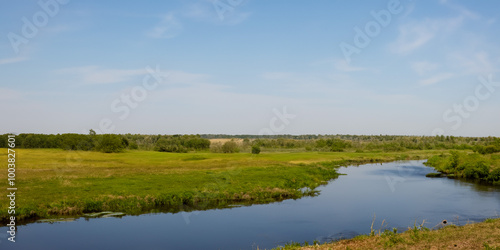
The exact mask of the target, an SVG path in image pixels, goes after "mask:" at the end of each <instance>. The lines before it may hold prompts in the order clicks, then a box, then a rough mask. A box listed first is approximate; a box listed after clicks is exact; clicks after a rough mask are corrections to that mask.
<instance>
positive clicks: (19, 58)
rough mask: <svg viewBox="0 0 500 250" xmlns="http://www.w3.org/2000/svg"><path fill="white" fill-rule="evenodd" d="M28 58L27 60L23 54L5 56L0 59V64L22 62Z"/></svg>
mask: <svg viewBox="0 0 500 250" xmlns="http://www.w3.org/2000/svg"><path fill="white" fill-rule="evenodd" d="M26 60H27V58H26V57H23V56H17V57H10V58H3V59H0V64H11V63H17V62H22V61H26Z"/></svg>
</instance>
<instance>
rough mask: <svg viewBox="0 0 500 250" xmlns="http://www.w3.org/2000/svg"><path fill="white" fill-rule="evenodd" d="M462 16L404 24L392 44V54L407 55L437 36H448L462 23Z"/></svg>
mask: <svg viewBox="0 0 500 250" xmlns="http://www.w3.org/2000/svg"><path fill="white" fill-rule="evenodd" d="M464 18H465V17H464V15H460V16H458V17H454V18H448V19H429V18H428V19H425V20H423V21H414V22H410V23H405V24H403V25H401V26H400V27H399V36H398V38H397V39H396V41H395V42H394V43H392V44H391V45H390V46H391V50H392V52H394V53H397V54H401V55H407V54H410V53H411V52H413V51H415V50H417V49H419V48H421V47H422V46H424V45H426V44H427V43H429V42H430V41H431V40H432V39H434V38H435V37H436V36H437V35H448V34H449V33H450V32H452V31H454V30H456V29H457V28H458V27H460V26H461V25H462V23H463V21H464Z"/></svg>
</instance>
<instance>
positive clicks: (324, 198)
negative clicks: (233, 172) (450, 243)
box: [0, 161, 500, 249]
mask: <svg viewBox="0 0 500 250" xmlns="http://www.w3.org/2000/svg"><path fill="white" fill-rule="evenodd" d="M423 162H424V161H405V162H391V163H384V164H367V165H362V166H357V167H356V166H350V167H347V168H340V169H339V172H340V173H343V174H346V175H341V176H340V177H339V178H338V179H335V180H332V181H330V182H329V183H328V184H327V185H324V186H321V187H319V188H318V190H319V191H320V192H321V193H320V195H318V196H316V197H306V198H302V199H298V200H285V201H283V202H277V203H271V204H265V205H252V206H246V207H235V208H232V209H217V210H207V211H196V212H189V213H186V212H181V213H176V214H168V213H160V214H144V215H139V216H124V217H122V218H97V219H84V218H79V219H77V220H75V221H73V222H60V223H53V224H49V223H31V224H28V225H23V226H19V227H18V231H17V235H16V236H17V237H16V242H15V243H11V242H8V241H7V234H5V233H4V232H6V231H7V228H6V227H2V228H1V231H0V232H1V233H0V248H1V249H7V248H4V247H6V246H8V248H9V249H257V247H259V249H271V248H273V247H276V246H278V245H284V244H285V243H287V242H290V241H295V242H301V243H303V242H304V241H308V242H309V243H312V241H313V240H317V241H320V242H325V241H330V240H333V239H339V238H352V237H354V236H356V235H358V234H367V233H369V232H370V226H371V223H372V220H373V219H374V217H375V218H376V219H375V222H374V229H376V230H378V229H381V228H382V229H384V228H385V229H392V228H394V227H396V228H398V229H399V231H404V230H406V229H407V228H408V227H409V226H413V224H414V223H415V222H416V223H417V224H421V223H422V222H423V221H424V220H425V226H426V227H428V228H436V227H439V225H440V223H441V222H442V221H443V220H447V221H448V222H449V223H452V224H456V225H464V224H466V223H470V222H478V221H482V220H484V219H486V218H491V217H498V216H499V214H500V187H492V186H485V185H479V184H476V183H470V182H465V181H461V180H456V179H448V178H427V177H425V175H426V174H427V173H430V172H435V171H434V170H433V169H432V168H429V167H426V166H424V165H423ZM382 221H385V222H384V227H382V225H381V224H382Z"/></svg>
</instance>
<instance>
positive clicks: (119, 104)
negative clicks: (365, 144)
mask: <svg viewBox="0 0 500 250" xmlns="http://www.w3.org/2000/svg"><path fill="white" fill-rule="evenodd" d="M2 6H3V8H1V9H0V33H1V34H2V38H1V39H0V105H1V106H0V107H1V108H0V111H1V116H2V118H1V120H2V125H1V126H0V133H7V132H16V133H26V132H34V133H67V132H73V133H86V132H87V131H88V130H89V129H91V128H92V129H94V130H98V132H102V133H146V134H174V133H189V134H191V133H224V134H259V133H260V134H401V135H434V134H445V135H458V136H500V112H499V104H500V74H499V72H498V71H499V69H500V67H499V66H500V47H499V45H498V44H499V41H500V39H499V38H500V25H499V22H500V19H499V17H500V14H499V13H498V10H499V9H500V2H498V1H480V2H477V1H476V2H472V1H453V0H448V1H444V0H443V1H415V0H413V1H410V0H401V1H396V0H384V1H326V0H323V1H321V0H320V1H305V0H304V1H298V0H293V1H262V0H261V1H252V0H216V1H207V0H200V1H146V2H144V1H119V2H118V1H76V0H59V1H58V0H40V1H39V2H37V1H27V0H23V1H3V2H2ZM374 13H375V14H374ZM363 38H367V39H364V40H363ZM347 47H348V48H349V50H347V51H348V52H345V51H346V50H345V48H347ZM343 49H344V51H343ZM349 51H350V52H352V53H349ZM353 51H355V52H353ZM284 113H285V114H284Z"/></svg>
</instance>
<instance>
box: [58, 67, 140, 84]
mask: <svg viewBox="0 0 500 250" xmlns="http://www.w3.org/2000/svg"><path fill="white" fill-rule="evenodd" d="M55 72H56V73H59V74H66V75H72V76H75V77H76V78H77V79H79V80H81V82H83V83H84V84H109V83H120V82H126V81H130V80H132V79H133V77H135V76H138V75H145V74H148V72H147V70H146V69H145V68H144V69H128V70H123V69H101V68H99V67H98V66H83V67H75V68H65V69H60V70H56V71H55Z"/></svg>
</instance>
